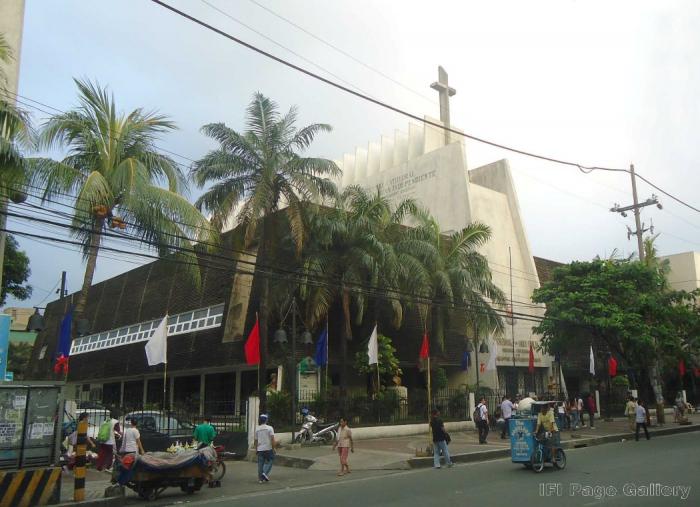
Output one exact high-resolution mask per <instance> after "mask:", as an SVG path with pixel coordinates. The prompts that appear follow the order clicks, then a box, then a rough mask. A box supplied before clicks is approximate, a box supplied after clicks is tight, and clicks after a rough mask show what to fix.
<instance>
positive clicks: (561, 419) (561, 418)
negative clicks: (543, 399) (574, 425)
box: [557, 401, 566, 429]
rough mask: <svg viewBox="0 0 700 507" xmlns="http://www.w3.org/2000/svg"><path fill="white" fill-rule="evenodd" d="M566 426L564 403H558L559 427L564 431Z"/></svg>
mask: <svg viewBox="0 0 700 507" xmlns="http://www.w3.org/2000/svg"><path fill="white" fill-rule="evenodd" d="M565 425H566V409H565V408H564V402H563V401H560V402H559V403H557V426H558V427H559V428H561V429H564V428H565Z"/></svg>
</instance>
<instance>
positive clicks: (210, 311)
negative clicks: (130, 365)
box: [70, 304, 224, 355]
mask: <svg viewBox="0 0 700 507" xmlns="http://www.w3.org/2000/svg"><path fill="white" fill-rule="evenodd" d="M223 315H224V305H223V304H220V305H216V306H210V307H208V308H201V309H199V310H192V311H189V312H184V313H180V314H177V315H171V316H169V317H168V336H173V335H178V334H184V333H189V332H191V331H199V330H202V329H212V328H215V327H219V326H220V325H221V320H222V318H223ZM161 320H162V319H156V320H151V321H148V322H143V323H141V324H134V325H131V326H124V327H120V328H119V329H112V330H110V331H103V332H101V333H95V334H91V335H88V336H83V337H80V338H76V339H75V340H73V344H72V345H71V351H70V353H71V355H75V354H84V353H85V352H92V351H94V350H101V349H108V348H112V347H119V346H121V345H128V344H129V343H136V342H142V341H146V340H148V339H149V338H150V337H151V335H153V333H154V331H155V329H156V328H157V327H158V324H160V322H161Z"/></svg>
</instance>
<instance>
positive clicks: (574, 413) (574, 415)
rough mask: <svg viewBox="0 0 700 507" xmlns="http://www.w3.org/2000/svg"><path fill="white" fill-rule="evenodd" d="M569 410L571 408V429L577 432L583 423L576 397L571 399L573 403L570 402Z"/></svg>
mask: <svg viewBox="0 0 700 507" xmlns="http://www.w3.org/2000/svg"><path fill="white" fill-rule="evenodd" d="M569 408H570V413H571V427H572V428H573V429H574V430H577V429H578V427H579V424H580V423H581V421H580V420H579V411H578V397H577V396H574V397H573V398H571V401H570V402H569Z"/></svg>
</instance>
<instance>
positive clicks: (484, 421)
mask: <svg viewBox="0 0 700 507" xmlns="http://www.w3.org/2000/svg"><path fill="white" fill-rule="evenodd" d="M476 408H477V410H478V411H479V420H478V421H477V428H478V429H479V443H480V444H487V443H488V442H487V441H486V437H487V436H488V434H489V410H488V408H486V398H485V397H484V396H482V397H481V399H480V400H479V404H478V405H477V407H476Z"/></svg>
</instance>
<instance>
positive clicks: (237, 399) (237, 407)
mask: <svg viewBox="0 0 700 507" xmlns="http://www.w3.org/2000/svg"><path fill="white" fill-rule="evenodd" d="M234 389H235V392H234V395H233V403H234V413H235V414H236V415H241V370H236V385H235V386H234Z"/></svg>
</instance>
